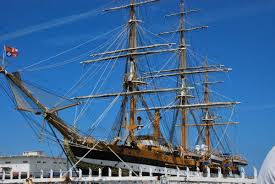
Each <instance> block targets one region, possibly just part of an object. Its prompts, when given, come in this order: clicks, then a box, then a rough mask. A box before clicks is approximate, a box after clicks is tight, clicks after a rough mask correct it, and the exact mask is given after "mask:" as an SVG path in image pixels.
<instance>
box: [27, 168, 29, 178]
mask: <svg viewBox="0 0 275 184" xmlns="http://www.w3.org/2000/svg"><path fill="white" fill-rule="evenodd" d="M27 178H30V170H28V172H27Z"/></svg>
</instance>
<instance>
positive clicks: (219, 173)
mask: <svg viewBox="0 0 275 184" xmlns="http://www.w3.org/2000/svg"><path fill="white" fill-rule="evenodd" d="M221 177H222V169H221V168H220V167H218V178H221Z"/></svg>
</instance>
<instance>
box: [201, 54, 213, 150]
mask: <svg viewBox="0 0 275 184" xmlns="http://www.w3.org/2000/svg"><path fill="white" fill-rule="evenodd" d="M206 66H208V61H207V59H206ZM204 103H209V83H208V73H205V79H204ZM204 116H205V117H204V120H203V121H204V123H205V124H206V126H205V144H206V146H207V147H208V151H210V150H211V142H210V126H211V125H210V124H211V116H210V114H209V108H205V109H204Z"/></svg>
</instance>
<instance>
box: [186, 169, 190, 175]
mask: <svg viewBox="0 0 275 184" xmlns="http://www.w3.org/2000/svg"><path fill="white" fill-rule="evenodd" d="M186 175H187V176H190V169H189V167H186Z"/></svg>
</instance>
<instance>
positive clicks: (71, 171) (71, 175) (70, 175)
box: [69, 169, 73, 178]
mask: <svg viewBox="0 0 275 184" xmlns="http://www.w3.org/2000/svg"><path fill="white" fill-rule="evenodd" d="M72 177H73V170H72V169H70V170H69V178H72Z"/></svg>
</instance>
